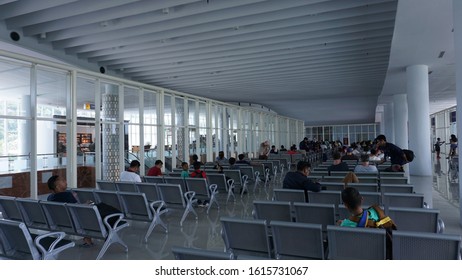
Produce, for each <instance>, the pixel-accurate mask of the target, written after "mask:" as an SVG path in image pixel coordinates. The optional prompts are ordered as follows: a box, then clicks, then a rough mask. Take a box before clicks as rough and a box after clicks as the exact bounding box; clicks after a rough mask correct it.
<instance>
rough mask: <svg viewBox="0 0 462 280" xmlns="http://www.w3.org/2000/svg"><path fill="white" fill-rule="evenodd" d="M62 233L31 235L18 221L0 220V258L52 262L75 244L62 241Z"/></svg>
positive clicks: (63, 234) (63, 235)
mask: <svg viewBox="0 0 462 280" xmlns="http://www.w3.org/2000/svg"><path fill="white" fill-rule="evenodd" d="M65 235H66V234H65V233H64V232H48V233H44V234H40V235H36V234H31V233H30V231H29V229H28V228H27V226H26V225H25V224H24V223H22V222H18V221H12V220H4V219H0V247H1V248H2V250H0V256H2V257H5V258H8V259H32V260H54V259H57V257H58V255H59V254H60V253H61V252H62V251H64V250H67V249H69V248H72V247H74V246H75V243H74V242H73V241H70V240H66V239H64V237H65Z"/></svg>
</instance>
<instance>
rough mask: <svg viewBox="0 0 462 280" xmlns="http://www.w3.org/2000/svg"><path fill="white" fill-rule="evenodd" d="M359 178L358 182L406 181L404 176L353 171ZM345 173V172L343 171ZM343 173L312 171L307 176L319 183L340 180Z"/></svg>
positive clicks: (384, 182) (399, 183) (401, 183)
mask: <svg viewBox="0 0 462 280" xmlns="http://www.w3.org/2000/svg"><path fill="white" fill-rule="evenodd" d="M355 174H356V175H357V177H358V179H359V182H360V183H368V184H377V185H382V184H397V185H403V184H407V183H408V179H407V178H406V177H378V176H376V175H374V174H373V173H372V174H371V173H355ZM345 175H346V173H345ZM345 175H320V174H316V173H312V174H310V175H309V176H308V178H311V179H314V180H318V181H321V183H325V182H339V183H340V182H342V180H343V179H344V178H345Z"/></svg>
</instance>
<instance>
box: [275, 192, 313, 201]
mask: <svg viewBox="0 0 462 280" xmlns="http://www.w3.org/2000/svg"><path fill="white" fill-rule="evenodd" d="M273 200H274V201H290V202H306V198H305V191H304V190H294V189H273Z"/></svg>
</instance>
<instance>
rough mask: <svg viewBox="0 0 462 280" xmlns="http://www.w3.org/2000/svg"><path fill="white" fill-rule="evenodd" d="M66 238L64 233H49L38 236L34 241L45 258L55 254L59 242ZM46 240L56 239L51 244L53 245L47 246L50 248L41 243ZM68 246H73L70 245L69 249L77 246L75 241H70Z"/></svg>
mask: <svg viewBox="0 0 462 280" xmlns="http://www.w3.org/2000/svg"><path fill="white" fill-rule="evenodd" d="M65 236H66V234H65V233H64V232H62V231H58V232H48V233H45V234H41V235H39V236H37V237H36V238H35V240H34V243H35V246H37V248H38V249H39V251H40V252H41V253H42V256H45V255H47V254H49V253H51V252H53V251H54V250H55V249H56V246H58V244H59V242H61V240H63V239H64V237H65ZM45 238H47V239H49V238H54V239H55V240H54V241H52V242H51V244H50V245H49V246H47V247H48V248H45V247H44V246H43V245H42V243H41V242H42V240H44V239H45ZM66 244H72V245H68V246H69V248H70V247H74V246H75V243H74V242H73V241H69V242H67V243H66ZM61 246H64V245H61Z"/></svg>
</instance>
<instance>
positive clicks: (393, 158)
mask: <svg viewBox="0 0 462 280" xmlns="http://www.w3.org/2000/svg"><path fill="white" fill-rule="evenodd" d="M376 140H377V146H378V148H379V149H380V150H381V151H382V152H383V153H384V154H385V156H384V158H383V160H382V161H381V162H380V163H384V162H385V161H386V160H387V157H390V162H391V167H389V168H387V169H386V171H395V172H396V171H397V172H403V171H404V170H403V165H404V164H406V163H407V162H408V160H407V158H406V155H405V154H404V152H403V150H401V148H399V147H398V146H396V145H394V144H392V143H388V142H387V138H386V137H385V135H382V134H380V135H379V136H377V138H376Z"/></svg>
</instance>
